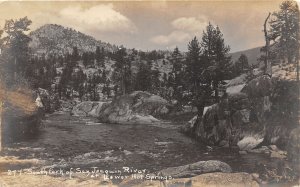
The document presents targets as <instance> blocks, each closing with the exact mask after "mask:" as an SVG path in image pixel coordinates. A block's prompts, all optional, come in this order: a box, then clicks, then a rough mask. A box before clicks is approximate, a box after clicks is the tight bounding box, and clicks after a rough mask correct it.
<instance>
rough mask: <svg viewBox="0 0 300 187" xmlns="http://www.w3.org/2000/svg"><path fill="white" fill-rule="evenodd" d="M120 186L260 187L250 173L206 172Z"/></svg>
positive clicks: (124, 183) (126, 183)
mask: <svg viewBox="0 0 300 187" xmlns="http://www.w3.org/2000/svg"><path fill="white" fill-rule="evenodd" d="M120 186H124V187H125V186H126V187H127V186H128V187H129V186H132V187H133V186H134V187H144V186H152V187H161V186H165V187H174V186H191V187H198V186H203V187H215V186H222V187H233V186H238V187H259V184H258V183H257V182H256V181H255V179H254V177H253V176H252V175H250V174H248V173H243V172H241V173H220V172H216V173H206V174H202V175H197V176H194V177H191V178H180V179H172V180H161V181H160V180H144V181H143V180H139V181H133V180H131V181H124V182H122V183H121V184H120Z"/></svg>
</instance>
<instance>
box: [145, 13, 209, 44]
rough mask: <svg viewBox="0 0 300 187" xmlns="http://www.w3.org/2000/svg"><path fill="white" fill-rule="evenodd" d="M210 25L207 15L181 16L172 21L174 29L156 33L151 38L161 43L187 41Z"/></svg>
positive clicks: (156, 42) (152, 40) (154, 41)
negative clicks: (163, 33)
mask: <svg viewBox="0 0 300 187" xmlns="http://www.w3.org/2000/svg"><path fill="white" fill-rule="evenodd" d="M207 25H208V21H207V19H206V17H203V16H199V17H180V18H177V19H175V20H173V21H172V22H171V26H172V28H173V29H174V30H173V31H172V32H171V33H170V34H167V35H156V36H154V37H152V38H151V39H150V41H151V42H153V43H155V44H159V45H164V46H166V45H175V44H180V43H183V42H184V43H186V42H187V41H188V40H190V39H191V38H192V37H194V36H198V35H200V34H201V33H202V31H203V30H204V29H205V28H206V26H207Z"/></svg>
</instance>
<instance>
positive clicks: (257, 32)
mask: <svg viewBox="0 0 300 187" xmlns="http://www.w3.org/2000/svg"><path fill="white" fill-rule="evenodd" d="M0 2H1V4H0V24H1V27H3V25H4V22H5V20H6V19H16V18H20V17H24V16H28V18H29V19H31V20H32V22H33V24H32V26H31V29H32V30H34V29H36V28H38V27H40V26H42V25H44V24H47V23H56V24H60V25H63V26H66V27H72V28H74V29H76V30H79V31H81V32H83V33H86V34H89V35H92V36H93V37H95V38H96V39H98V40H101V41H105V42H110V43H112V44H117V45H120V44H123V45H124V46H125V47H129V48H136V49H143V50H152V49H172V48H174V47H175V46H178V47H179V48H180V49H181V50H183V51H186V50H187V44H188V42H189V41H190V40H191V39H192V38H193V37H194V36H197V37H198V38H199V39H200V38H201V35H202V31H203V30H204V29H205V27H206V26H207V24H208V22H211V23H213V24H216V25H219V27H220V29H221V31H222V32H223V34H224V38H225V42H226V43H227V44H228V45H230V47H231V51H232V52H233V51H240V50H244V49H249V48H253V47H258V46H262V45H264V36H263V32H262V29H263V26H262V25H263V22H264V19H265V18H266V16H267V15H268V12H273V11H275V10H278V8H279V5H280V3H281V0H280V1H279V0H272V1H271V0H269V1H247V0H236V1H226V0H223V1H220V0H219V1H181V2H179V1H177V2H176V1H126V2H122V1H118V2H115V1H102V2H101V1H88V2H87V1H77V2H74V1H73V2H71V1H67V2H66V1H47V2H46V1H27V2H24V1H14V2H12V1H4V2H2V1H1V0H0Z"/></svg>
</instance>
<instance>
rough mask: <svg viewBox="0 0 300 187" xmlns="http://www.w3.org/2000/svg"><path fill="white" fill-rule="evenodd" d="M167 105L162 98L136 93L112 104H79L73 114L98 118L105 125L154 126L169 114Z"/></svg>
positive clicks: (146, 93) (118, 99)
mask: <svg viewBox="0 0 300 187" xmlns="http://www.w3.org/2000/svg"><path fill="white" fill-rule="evenodd" d="M167 105H168V102H167V100H165V99H163V98H162V97H160V96H157V95H153V94H150V93H148V92H143V91H135V92H133V93H131V94H127V95H123V96H120V97H118V98H116V99H115V100H113V101H112V102H110V101H109V102H92V101H86V102H82V103H79V104H78V105H77V106H75V107H74V108H73V110H72V114H73V115H76V116H92V117H97V118H99V120H100V121H101V122H105V123H120V124H152V123H158V122H159V120H158V119H157V118H156V117H157V116H160V115H163V114H166V113H167V112H168V109H167Z"/></svg>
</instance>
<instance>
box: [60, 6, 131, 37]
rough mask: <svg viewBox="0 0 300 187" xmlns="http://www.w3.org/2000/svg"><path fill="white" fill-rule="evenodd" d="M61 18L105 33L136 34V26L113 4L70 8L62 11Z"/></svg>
mask: <svg viewBox="0 0 300 187" xmlns="http://www.w3.org/2000/svg"><path fill="white" fill-rule="evenodd" d="M59 14H60V17H61V18H62V19H64V20H67V21H70V22H71V23H73V24H75V25H77V26H81V27H83V28H93V30H99V31H104V32H110V31H113V32H118V31H122V32H135V31H136V26H135V25H134V24H133V23H132V21H131V20H130V19H129V18H127V17H126V16H124V15H122V14H121V13H120V12H118V11H116V10H114V8H113V4H106V5H98V6H94V7H91V8H89V9H82V8H80V7H68V8H65V9H62V10H61V11H60V12H59Z"/></svg>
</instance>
